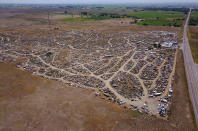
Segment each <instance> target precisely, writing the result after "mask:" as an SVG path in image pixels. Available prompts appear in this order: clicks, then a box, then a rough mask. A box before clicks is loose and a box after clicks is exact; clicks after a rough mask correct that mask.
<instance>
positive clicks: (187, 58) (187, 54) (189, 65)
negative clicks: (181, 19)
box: [181, 9, 198, 125]
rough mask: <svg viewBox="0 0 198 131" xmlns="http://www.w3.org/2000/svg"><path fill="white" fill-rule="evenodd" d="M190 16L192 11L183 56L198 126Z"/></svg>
mask: <svg viewBox="0 0 198 131" xmlns="http://www.w3.org/2000/svg"><path fill="white" fill-rule="evenodd" d="M190 14H191V9H190V11H189V13H188V16H187V19H186V23H185V25H184V34H183V54H184V62H185V70H186V76H187V80H188V87H189V92H190V96H191V100H192V104H193V109H194V113H195V118H196V123H197V125H198V68H197V65H196V64H195V63H194V61H193V58H192V55H191V50H190V46H189V42H188V37H187V27H188V21H189V17H190ZM184 108H185V107H184ZM181 115H182V114H181Z"/></svg>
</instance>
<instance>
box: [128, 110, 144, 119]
mask: <svg viewBox="0 0 198 131" xmlns="http://www.w3.org/2000/svg"><path fill="white" fill-rule="evenodd" d="M130 113H131V116H132V117H135V118H137V117H140V116H141V115H142V114H141V113H139V112H137V111H133V110H131V111H130Z"/></svg>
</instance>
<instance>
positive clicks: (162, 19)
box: [129, 11, 185, 26]
mask: <svg viewBox="0 0 198 131" xmlns="http://www.w3.org/2000/svg"><path fill="white" fill-rule="evenodd" d="M129 16H132V17H135V18H139V19H143V21H140V22H138V24H141V25H157V26H182V24H183V20H184V17H185V16H184V13H181V12H172V11H141V12H137V13H134V14H130V15H129Z"/></svg>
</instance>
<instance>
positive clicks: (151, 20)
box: [61, 11, 185, 27]
mask: <svg viewBox="0 0 198 131" xmlns="http://www.w3.org/2000/svg"><path fill="white" fill-rule="evenodd" d="M80 13H82V12H80ZM83 13H84V12H83ZM184 17H185V15H184V13H183V12H173V11H137V12H128V13H124V14H123V13H104V12H103V13H101V12H95V13H88V12H86V16H83V17H82V16H81V17H80V16H78V17H67V18H61V21H96V20H106V19H114V18H128V19H130V20H131V24H139V25H145V26H146V25H151V26H175V27H180V26H182V25H183V22H184Z"/></svg>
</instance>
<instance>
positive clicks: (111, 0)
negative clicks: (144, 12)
mask: <svg viewBox="0 0 198 131" xmlns="http://www.w3.org/2000/svg"><path fill="white" fill-rule="evenodd" d="M167 2H181V3H184V2H196V3H198V0H0V3H48V4H52V3H65V4H68V3H69V4H78V3H79V4H96V3H97V4H115V3H123V4H124V3H167Z"/></svg>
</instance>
